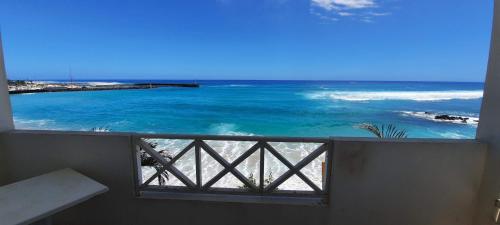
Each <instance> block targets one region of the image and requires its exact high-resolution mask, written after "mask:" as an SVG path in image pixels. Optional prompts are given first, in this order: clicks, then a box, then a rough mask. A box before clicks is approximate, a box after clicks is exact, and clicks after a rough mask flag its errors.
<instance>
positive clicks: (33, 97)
mask: <svg viewBox="0 0 500 225" xmlns="http://www.w3.org/2000/svg"><path fill="white" fill-rule="evenodd" d="M85 82H90V81H85ZM92 82H101V83H106V82H114V83H133V82H141V83H147V82H152V83H159V82H193V81H164V80H156V81H149V80H148V81H146V80H141V81H137V80H113V81H111V80H110V81H92ZM196 82H197V83H199V84H200V85H201V87H200V88H173V87H164V88H156V89H147V90H113V91H88V92H57V93H37V94H21V95H12V96H11V101H12V107H13V113H14V119H15V125H16V128H17V129H42V130H78V131H82V130H83V131H85V130H91V129H92V128H98V127H99V128H106V129H109V130H111V131H132V132H143V133H176V134H226V135H272V136H303V137H328V136H337V137H357V136H361V137H371V136H372V134H371V133H369V132H367V131H365V130H363V129H360V128H359V125H360V124H364V123H372V124H377V125H383V124H393V125H395V126H397V127H398V128H400V129H404V130H406V131H407V134H408V137H409V138H461V139H463V138H474V137H475V132H476V127H477V122H474V121H475V120H477V117H479V110H480V105H481V98H482V90H483V83H456V82H368V81H230V80H219V81H203V80H202V81H196ZM425 112H426V113H425ZM441 114H449V115H457V116H465V117H470V118H471V119H470V120H469V121H470V123H460V122H443V121H438V120H435V119H434V116H435V115H441Z"/></svg>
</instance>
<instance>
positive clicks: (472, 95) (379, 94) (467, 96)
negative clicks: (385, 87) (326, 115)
mask: <svg viewBox="0 0 500 225" xmlns="http://www.w3.org/2000/svg"><path fill="white" fill-rule="evenodd" d="M306 97H308V98H310V99H332V100H342V101H383V100H403V101H448V100H471V99H480V98H482V97H483V91H482V90H471V91H463V90H462V91H460V90H451V91H318V92H313V93H309V94H306Z"/></svg>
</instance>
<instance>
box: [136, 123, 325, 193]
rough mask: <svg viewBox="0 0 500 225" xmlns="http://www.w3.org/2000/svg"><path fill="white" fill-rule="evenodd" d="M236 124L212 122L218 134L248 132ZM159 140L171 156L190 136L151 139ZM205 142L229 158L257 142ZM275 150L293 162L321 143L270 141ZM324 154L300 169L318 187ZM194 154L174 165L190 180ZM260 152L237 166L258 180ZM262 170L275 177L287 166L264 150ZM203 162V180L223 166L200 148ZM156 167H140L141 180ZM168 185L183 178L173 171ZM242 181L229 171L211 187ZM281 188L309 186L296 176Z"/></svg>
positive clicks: (157, 141) (187, 141)
mask: <svg viewBox="0 0 500 225" xmlns="http://www.w3.org/2000/svg"><path fill="white" fill-rule="evenodd" d="M236 128H237V126H236V125H234V124H216V125H214V128H213V129H214V131H218V134H226V135H227V134H229V135H232V134H236V135H248V133H245V132H239V131H237V130H236ZM150 141H153V142H155V143H158V146H157V147H156V150H157V151H161V150H165V151H168V152H169V153H170V154H171V155H172V156H175V155H176V154H178V153H179V152H180V151H181V150H182V149H183V148H185V146H187V145H188V144H189V143H190V142H191V141H192V140H166V139H154V140H150ZM206 143H207V144H208V145H209V146H211V147H212V148H213V149H214V150H215V151H216V152H217V153H218V154H219V155H221V156H222V157H223V158H225V159H226V160H227V161H228V162H232V161H234V160H235V159H236V158H238V157H239V156H240V155H241V154H243V153H244V152H245V151H246V150H248V149H249V148H251V147H252V146H253V145H255V144H256V142H254V141H206ZM270 145H272V146H273V147H274V148H275V149H276V150H277V151H278V152H280V153H281V154H282V155H283V156H285V157H286V158H287V159H288V160H289V161H290V162H291V163H292V164H295V163H297V162H299V161H300V160H301V159H303V158H304V157H306V156H307V155H308V154H309V153H311V152H312V151H314V150H315V149H316V148H317V147H319V145H320V144H315V143H282V142H275V143H270ZM324 157H325V156H324V154H323V155H321V156H320V157H318V158H317V159H315V160H313V161H312V162H311V163H310V164H309V165H307V166H306V167H304V168H303V169H302V170H301V171H302V172H303V173H304V175H306V176H307V177H308V178H309V179H311V181H313V182H314V183H315V184H316V185H317V186H318V187H321V186H322V172H321V166H322V162H323V161H324V159H325V158H324ZM194 158H195V155H194V151H193V150H190V151H188V152H187V153H186V154H185V155H184V156H182V157H181V158H180V159H179V160H178V161H176V163H174V165H175V167H176V168H178V169H179V170H180V171H181V172H182V173H184V174H185V175H186V176H187V177H189V178H190V179H191V180H192V181H194V180H195V177H196V172H195V171H196V170H195V166H194V165H195V161H194ZM259 160H260V155H259V151H257V152H255V153H254V154H252V155H250V156H249V157H248V158H247V159H246V160H245V161H243V162H242V163H240V164H239V165H238V166H237V167H236V169H238V170H239V171H240V172H241V173H242V174H243V175H244V176H246V177H250V176H251V175H252V176H253V177H254V178H255V180H256V181H257V182H258V181H259V168H260V164H259ZM264 160H265V162H266V163H265V164H264V170H265V178H266V179H267V178H269V176H270V174H271V176H272V177H273V178H274V179H277V178H278V177H279V176H280V175H282V174H283V173H285V172H286V171H287V170H288V167H286V166H285V165H284V164H283V163H281V162H280V161H279V160H278V159H277V158H276V157H274V156H273V155H272V154H270V153H269V152H267V151H266V153H265V155H264ZM201 163H202V180H203V181H204V182H207V181H208V180H210V179H211V178H212V177H214V176H215V175H216V174H217V173H219V172H220V171H222V170H223V169H224V167H223V166H222V165H221V164H219V163H218V162H217V161H215V159H213V158H212V157H211V156H209V155H208V154H207V153H205V152H204V151H202V154H201ZM155 172H156V170H155V169H154V168H153V167H142V177H143V181H145V180H147V179H148V178H149V177H151V175H153V174H154V173H155ZM151 184H158V181H157V180H154V181H153V182H152V183H151ZM167 184H168V185H173V186H183V184H182V182H181V181H179V180H177V179H176V178H175V177H173V176H172V175H171V176H170V179H169V180H168V181H167ZM241 186H242V184H241V182H240V181H239V180H238V179H237V178H235V177H233V176H232V175H231V174H228V175H226V176H224V177H223V178H221V179H220V180H219V181H218V182H216V183H215V184H214V185H213V187H224V188H238V187H241ZM279 189H281V190H311V188H310V187H309V186H308V185H307V184H305V183H304V182H303V181H302V180H301V179H300V178H298V177H295V176H293V177H291V178H290V179H289V180H287V181H286V182H284V183H283V184H282V185H280V186H279Z"/></svg>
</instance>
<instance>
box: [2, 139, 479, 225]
mask: <svg viewBox="0 0 500 225" xmlns="http://www.w3.org/2000/svg"><path fill="white" fill-rule="evenodd" d="M334 151H335V153H334V158H333V160H334V173H333V179H332V190H331V196H330V201H331V204H330V205H329V206H328V207H311V206H292V205H272V204H266V205H264V204H249V203H246V204H244V203H222V202H201V201H182V200H151V199H149V200H146V199H139V198H136V197H135V196H134V183H133V168H132V160H133V157H132V150H131V136H130V135H128V134H110V133H97V134H94V133H81V132H35V131H12V132H8V133H3V134H0V156H2V158H3V163H2V164H1V165H0V170H2V171H6V172H5V173H4V176H3V178H1V177H0V179H1V180H0V184H6V183H9V182H13V181H17V180H21V179H25V178H28V177H32V176H36V175H39V174H43V173H46V172H49V171H52V170H56V169H61V168H65V167H71V168H74V169H76V170H78V171H80V172H82V173H84V174H86V175H87V176H89V177H92V178H94V179H95V180H97V181H99V182H101V183H103V184H105V185H107V186H108V187H109V188H110V191H109V192H108V193H106V194H104V195H102V196H99V197H97V198H95V199H92V200H90V201H88V202H86V203H84V204H82V205H79V206H77V207H74V208H72V209H70V210H67V211H65V212H63V213H60V214H58V215H57V216H56V217H55V218H54V223H55V224H66V225H71V224H143V225H147V224H176V225H182V224H190V225H197V224H200V225H201V224H203V225H207V224H217V225H225V224H227V225H235V224H242V225H252V224H255V225H266V224H269V225H271V224H272V225H276V224H283V225H295V224H297V225H299V224H300V225H304V224H308V225H315V224H317V225H320V224H321V225H325V224H339V225H349V224H353V225H354V224H356V225H359V224H364V225H370V224H405V225H412V224H415V225H417V224H418V225H422V224H425V225H438V224H453V225H462V224H463V225H465V224H472V219H473V214H474V207H475V206H476V204H477V202H476V199H477V195H478V189H479V185H480V183H481V180H480V178H481V174H482V170H483V167H484V162H485V157H486V146H484V145H482V144H479V143H477V142H475V141H464V140H461V141H444V140H443V141H440V140H434V141H425V140H418V141H417V140H405V141H398V142H394V141H379V140H376V139H338V140H337V141H336V144H335V150H334Z"/></svg>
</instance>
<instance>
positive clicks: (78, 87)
mask: <svg viewBox="0 0 500 225" xmlns="http://www.w3.org/2000/svg"><path fill="white" fill-rule="evenodd" d="M159 87H181V88H199V87H200V85H199V84H197V83H137V84H113V85H91V84H81V83H80V84H73V83H58V84H41V83H22V84H14V85H9V94H12V95H15V94H30V93H47V92H74V91H108V90H132V89H153V88H159Z"/></svg>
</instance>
